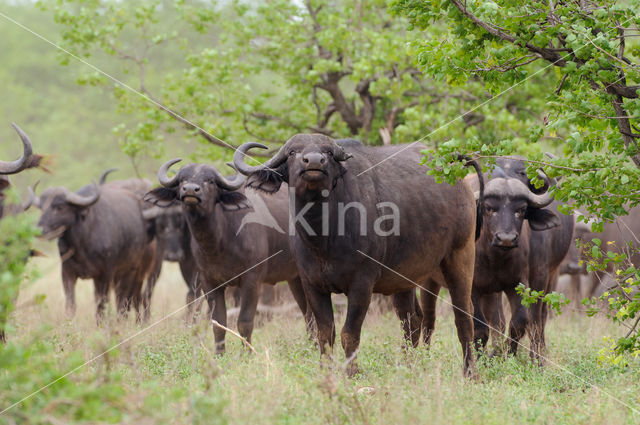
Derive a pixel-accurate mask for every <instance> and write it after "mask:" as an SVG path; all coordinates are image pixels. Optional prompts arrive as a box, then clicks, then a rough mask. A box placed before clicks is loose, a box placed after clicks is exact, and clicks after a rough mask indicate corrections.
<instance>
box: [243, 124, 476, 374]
mask: <svg viewBox="0 0 640 425" xmlns="http://www.w3.org/2000/svg"><path fill="white" fill-rule="evenodd" d="M253 147H261V148H265V146H263V145H260V144H257V143H247V144H244V145H243V146H241V147H240V149H239V150H238V151H237V152H236V155H235V157H234V165H235V167H236V168H237V170H238V171H239V172H241V173H243V174H245V175H247V176H249V177H248V180H247V186H248V187H251V188H256V189H259V190H262V191H265V192H267V193H274V192H277V191H278V189H279V188H280V186H281V184H282V183H283V182H284V183H287V184H288V185H289V190H290V192H291V196H292V197H293V198H294V199H293V200H292V205H293V206H294V210H293V211H292V215H293V216H294V220H293V221H294V223H295V225H294V226H293V228H292V229H290V232H291V231H292V230H293V231H294V233H295V234H294V235H293V236H292V238H291V247H292V250H293V253H294V256H295V260H296V263H297V264H298V269H299V270H300V275H301V277H302V283H303V286H304V290H305V293H306V295H307V297H308V299H309V302H310V305H311V309H312V311H313V315H314V317H315V319H316V324H317V326H318V343H319V346H320V351H321V353H322V354H326V353H327V350H328V349H329V350H331V349H332V347H333V344H334V340H335V325H334V317H333V309H332V305H331V293H344V294H346V296H347V300H348V306H347V317H346V321H345V325H344V328H343V329H342V332H341V342H342V347H343V348H344V351H345V354H346V356H347V358H348V359H349V367H348V370H347V373H348V374H353V373H355V372H357V365H356V362H355V357H356V354H357V350H358V346H359V344H360V334H361V330H362V324H363V322H364V318H365V315H366V313H367V309H368V307H369V303H370V301H371V296H372V293H374V292H375V293H382V294H386V295H389V294H394V307H395V310H396V313H397V315H398V317H399V318H400V320H401V321H402V326H403V329H404V333H405V338H406V339H407V340H409V341H411V342H412V343H413V344H414V345H417V344H418V343H419V340H420V326H421V316H422V314H421V311H420V308H419V306H418V305H417V303H416V302H415V300H416V296H415V288H416V284H418V285H420V286H424V285H426V282H427V281H428V280H429V279H430V278H432V276H436V275H442V276H444V282H446V285H447V287H448V288H449V291H450V293H451V299H452V302H453V304H454V306H455V309H454V313H455V323H456V327H457V329H458V338H459V340H460V344H461V345H462V352H463V362H464V373H465V374H467V375H469V374H472V373H473V371H474V360H473V357H472V356H471V343H472V341H473V321H472V311H473V310H472V306H471V284H472V280H473V257H474V253H475V243H474V242H475V230H476V203H475V201H474V198H473V193H472V192H471V190H470V189H469V188H468V187H467V185H466V184H463V183H459V184H456V185H455V186H451V185H448V184H437V183H436V181H435V179H434V178H433V177H431V176H428V175H427V169H425V167H423V166H421V165H420V161H421V154H420V151H421V150H422V149H424V146H421V145H417V144H416V145H408V146H387V147H367V146H363V145H362V144H360V143H358V142H353V141H341V142H340V143H337V142H336V141H335V140H334V139H331V138H330V137H327V136H324V135H319V134H299V135H296V136H294V137H292V138H291V139H289V141H287V142H286V143H285V144H284V146H283V147H282V148H281V149H280V151H279V152H278V153H277V154H276V155H275V156H274V157H273V158H271V159H270V160H269V161H268V162H267V163H265V164H264V165H262V166H255V167H250V166H248V165H247V164H245V163H244V154H245V152H247V151H248V150H249V149H251V148H253ZM352 202H355V203H356V204H351V205H352V206H353V207H351V208H346V206H347V205H349V204H350V203H352ZM340 208H342V215H340V213H339V210H340ZM390 212H391V214H389V213H390ZM396 213H397V217H398V221H397V228H395V224H396V220H393V221H391V222H390V221H389V220H387V219H386V218H388V217H389V216H390V215H391V216H394V215H395V214H396ZM414 282H415V283H414Z"/></svg>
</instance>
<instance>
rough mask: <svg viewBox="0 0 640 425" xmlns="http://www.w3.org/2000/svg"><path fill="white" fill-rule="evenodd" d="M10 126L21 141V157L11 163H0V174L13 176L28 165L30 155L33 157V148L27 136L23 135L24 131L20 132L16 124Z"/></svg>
mask: <svg viewBox="0 0 640 425" xmlns="http://www.w3.org/2000/svg"><path fill="white" fill-rule="evenodd" d="M11 125H12V126H13V128H14V129H15V130H16V132H17V133H18V136H20V139H21V140H22V146H23V151H22V156H21V157H20V158H19V159H17V160H15V161H11V162H5V161H0V174H15V173H17V172H19V171H22V170H24V169H25V168H27V166H28V165H29V161H30V160H31V155H33V148H32V147H31V142H30V141H29V138H28V137H27V135H26V134H25V133H24V131H22V129H21V128H20V127H18V125H17V124H15V123H13V124H11Z"/></svg>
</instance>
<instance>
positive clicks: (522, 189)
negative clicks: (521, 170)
mask: <svg viewBox="0 0 640 425" xmlns="http://www.w3.org/2000/svg"><path fill="white" fill-rule="evenodd" d="M484 195H485V197H488V196H496V197H501V196H510V197H516V196H518V197H522V198H526V199H527V202H528V203H529V206H531V207H534V208H544V207H546V206H547V205H549V204H550V203H551V202H553V197H552V196H551V194H550V193H543V194H540V195H538V194H535V193H533V192H531V190H530V189H529V187H528V186H527V185H526V184H524V183H523V182H521V181H520V180H518V179H516V178H502V177H498V178H494V179H491V180H489V182H488V183H487V184H486V186H485V191H484Z"/></svg>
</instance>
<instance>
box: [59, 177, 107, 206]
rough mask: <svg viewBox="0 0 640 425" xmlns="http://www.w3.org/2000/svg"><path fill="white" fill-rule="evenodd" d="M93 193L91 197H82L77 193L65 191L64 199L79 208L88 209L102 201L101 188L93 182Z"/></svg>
mask: <svg viewBox="0 0 640 425" xmlns="http://www.w3.org/2000/svg"><path fill="white" fill-rule="evenodd" d="M92 188H93V193H92V194H91V195H89V196H82V195H80V194H78V193H76V192H71V191H70V190H69V189H66V188H65V189H64V199H65V201H67V202H68V203H70V204H73V205H77V206H79V207H88V206H90V205H93V204H95V203H96V202H98V199H100V187H99V186H98V185H97V184H96V182H93V185H92Z"/></svg>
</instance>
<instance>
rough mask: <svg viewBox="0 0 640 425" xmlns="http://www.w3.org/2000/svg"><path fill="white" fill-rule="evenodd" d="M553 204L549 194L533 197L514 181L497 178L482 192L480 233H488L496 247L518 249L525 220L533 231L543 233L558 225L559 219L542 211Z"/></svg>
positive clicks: (521, 183) (522, 184) (521, 184)
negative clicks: (481, 225)
mask: <svg viewBox="0 0 640 425" xmlns="http://www.w3.org/2000/svg"><path fill="white" fill-rule="evenodd" d="M551 202H553V198H552V197H551V195H550V194H549V193H544V194H536V193H533V192H532V191H531V190H530V189H529V187H528V186H527V185H526V184H525V183H523V182H522V181H521V180H520V179H517V178H504V177H497V178H493V179H491V180H489V182H488V183H487V185H486V187H485V190H484V200H483V210H484V218H483V231H486V232H488V234H487V236H488V237H489V238H491V243H492V245H493V246H495V247H499V248H502V249H511V248H515V247H517V246H518V242H519V240H518V239H519V237H520V232H521V230H522V224H523V222H524V220H528V222H529V227H531V229H532V230H535V231H539V230H546V229H550V228H553V227H556V226H558V225H560V219H559V218H558V217H557V216H556V215H555V214H554V213H553V212H552V211H549V210H547V209H544V207H546V206H547V205H549V204H550V203H551Z"/></svg>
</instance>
